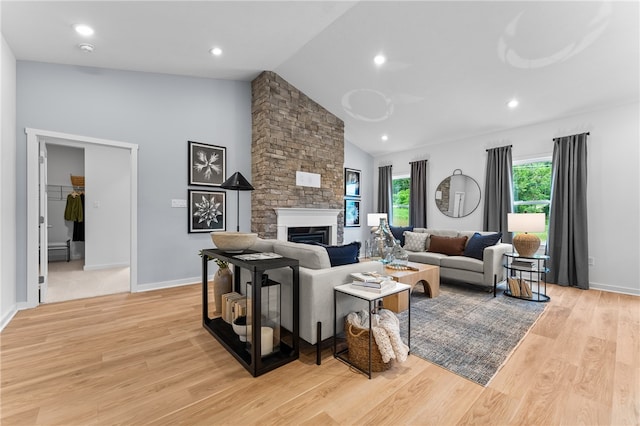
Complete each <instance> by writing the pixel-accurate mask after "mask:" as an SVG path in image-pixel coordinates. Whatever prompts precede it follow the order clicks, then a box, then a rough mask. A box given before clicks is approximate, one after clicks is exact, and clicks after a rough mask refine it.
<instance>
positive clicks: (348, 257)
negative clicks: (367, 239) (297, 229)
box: [323, 241, 360, 266]
mask: <svg viewBox="0 0 640 426" xmlns="http://www.w3.org/2000/svg"><path fill="white" fill-rule="evenodd" d="M323 246H324V248H325V250H327V254H328V255H329V261H330V262H331V266H341V265H350V264H352V263H358V262H359V261H358V254H359V253H360V241H354V242H352V243H349V244H345V245H342V246H327V245H323Z"/></svg>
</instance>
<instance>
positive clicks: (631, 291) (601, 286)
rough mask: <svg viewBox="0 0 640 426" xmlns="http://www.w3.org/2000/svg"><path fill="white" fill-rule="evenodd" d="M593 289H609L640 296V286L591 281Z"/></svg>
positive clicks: (590, 285) (612, 291)
mask: <svg viewBox="0 0 640 426" xmlns="http://www.w3.org/2000/svg"><path fill="white" fill-rule="evenodd" d="M589 288H590V289H591V290H602V291H609V292H611V293H622V294H629V295H631V296H640V288H629V287H619V286H615V285H609V284H602V283H593V282H590V283H589Z"/></svg>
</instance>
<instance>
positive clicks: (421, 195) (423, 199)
mask: <svg viewBox="0 0 640 426" xmlns="http://www.w3.org/2000/svg"><path fill="white" fill-rule="evenodd" d="M410 164H411V189H410V191H409V225H411V226H413V227H415V228H426V227H427V160H420V161H413V162H411V163H410Z"/></svg>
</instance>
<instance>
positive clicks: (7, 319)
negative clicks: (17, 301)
mask: <svg viewBox="0 0 640 426" xmlns="http://www.w3.org/2000/svg"><path fill="white" fill-rule="evenodd" d="M17 313H18V307H17V305H13V306H12V307H11V309H10V310H9V312H7V313H6V314H4V315H3V316H2V321H0V331H2V330H4V328H5V327H6V326H7V325H9V323H10V322H11V320H12V319H13V317H14V316H15V315H16V314H17Z"/></svg>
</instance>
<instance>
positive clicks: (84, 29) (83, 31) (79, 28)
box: [73, 24, 93, 37]
mask: <svg viewBox="0 0 640 426" xmlns="http://www.w3.org/2000/svg"><path fill="white" fill-rule="evenodd" d="M73 29H74V30H76V32H77V33H78V34H80V35H83V36H87V37H88V36H90V35H93V28H91V27H90V26H88V25H84V24H77V25H74V26H73Z"/></svg>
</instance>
